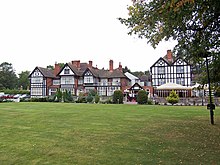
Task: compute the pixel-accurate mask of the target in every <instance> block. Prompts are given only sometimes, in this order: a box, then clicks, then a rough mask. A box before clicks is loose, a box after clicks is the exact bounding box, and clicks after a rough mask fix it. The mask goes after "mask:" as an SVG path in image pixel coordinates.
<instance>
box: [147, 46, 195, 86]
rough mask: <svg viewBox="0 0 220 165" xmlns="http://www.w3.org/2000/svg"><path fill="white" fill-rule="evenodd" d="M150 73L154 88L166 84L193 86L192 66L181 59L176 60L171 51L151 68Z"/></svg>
mask: <svg viewBox="0 0 220 165" xmlns="http://www.w3.org/2000/svg"><path fill="white" fill-rule="evenodd" d="M150 71H151V80H152V86H153V87H158V86H160V85H163V84H166V83H175V84H180V85H183V86H191V66H190V65H189V64H188V63H187V62H186V61H185V60H184V59H182V58H180V57H179V58H176V59H174V57H173V56H172V52H171V51H170V50H168V51H167V55H166V56H164V57H163V58H162V57H161V58H159V59H158V60H157V61H156V62H155V63H154V64H153V65H152V66H151V68H150Z"/></svg>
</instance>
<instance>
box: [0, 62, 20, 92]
mask: <svg viewBox="0 0 220 165" xmlns="http://www.w3.org/2000/svg"><path fill="white" fill-rule="evenodd" d="M17 80H18V78H17V76H16V74H15V71H14V69H13V67H12V64H10V63H8V62H3V63H2V64H1V65H0V89H14V88H16V87H17Z"/></svg>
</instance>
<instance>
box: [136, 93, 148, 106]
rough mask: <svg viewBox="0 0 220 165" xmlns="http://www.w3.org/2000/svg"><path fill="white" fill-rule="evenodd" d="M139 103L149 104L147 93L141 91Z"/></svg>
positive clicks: (138, 96) (138, 97)
mask: <svg viewBox="0 0 220 165" xmlns="http://www.w3.org/2000/svg"><path fill="white" fill-rule="evenodd" d="M137 103H138V104H146V103H147V93H146V91H144V90H139V91H138V94H137Z"/></svg>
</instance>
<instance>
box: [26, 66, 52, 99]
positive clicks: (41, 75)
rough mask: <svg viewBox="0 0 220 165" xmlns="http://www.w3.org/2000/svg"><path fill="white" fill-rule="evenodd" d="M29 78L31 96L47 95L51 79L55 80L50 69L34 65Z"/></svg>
mask: <svg viewBox="0 0 220 165" xmlns="http://www.w3.org/2000/svg"><path fill="white" fill-rule="evenodd" d="M29 78H30V94H31V97H45V96H48V95H49V92H48V91H49V87H50V86H52V85H53V80H56V76H55V75H54V74H53V71H52V70H49V69H45V68H41V67H36V68H35V69H34V70H33V71H32V72H31V74H30V75H29Z"/></svg>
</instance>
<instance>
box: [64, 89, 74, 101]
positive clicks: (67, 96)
mask: <svg viewBox="0 0 220 165" xmlns="http://www.w3.org/2000/svg"><path fill="white" fill-rule="evenodd" d="M63 101H64V102H67V103H69V102H73V96H72V94H71V92H70V91H67V90H65V92H64V93H63Z"/></svg>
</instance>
